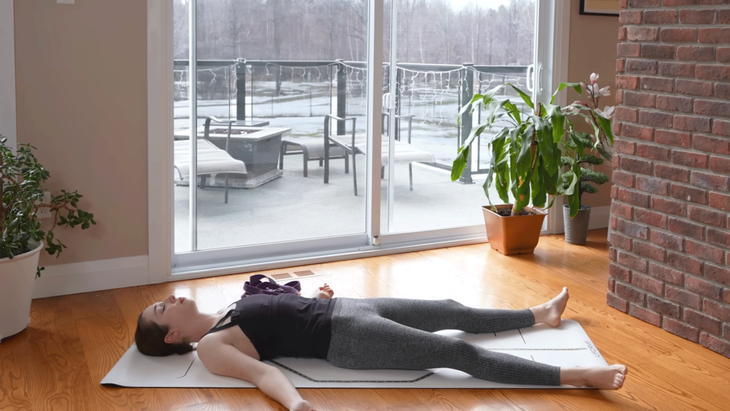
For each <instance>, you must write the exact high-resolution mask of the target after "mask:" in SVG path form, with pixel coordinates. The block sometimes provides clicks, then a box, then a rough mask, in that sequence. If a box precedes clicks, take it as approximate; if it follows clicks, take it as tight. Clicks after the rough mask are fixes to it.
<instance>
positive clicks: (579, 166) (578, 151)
mask: <svg viewBox="0 0 730 411" xmlns="http://www.w3.org/2000/svg"><path fill="white" fill-rule="evenodd" d="M598 78H599V75H598V74H596V73H593V74H591V77H590V80H591V82H590V84H589V85H586V84H584V83H580V86H581V87H580V89H576V91H578V93H579V94H581V95H582V94H583V93H582V91H583V90H585V91H586V92H587V94H588V97H589V100H588V101H589V102H588V103H585V102H582V101H575V102H573V104H571V105H569V106H568V107H566V110H565V111H566V114H568V115H571V116H579V117H582V118H583V119H584V120H585V122H586V123H588V124H589V125H590V126H591V128H593V134H589V133H583V132H578V131H575V129H574V126H573V123H572V122H571V121H570V120H568V121H567V125H568V133H567V138H566V139H565V140H564V142H563V146H562V148H563V152H564V154H565V155H564V156H563V157H562V159H561V162H562V164H563V166H564V167H565V168H566V171H565V172H564V174H562V176H561V185H560V188H559V191H560V192H561V193H562V194H563V195H565V196H566V197H567V198H568V205H569V206H570V216H571V217H575V216H576V215H577V214H578V210H580V208H581V205H582V199H583V194H584V193H588V194H593V193H597V192H598V189H597V188H596V187H595V186H594V185H593V184H595V185H601V184H605V183H606V182H608V177H607V176H606V175H605V174H603V173H601V172H600V171H594V170H592V169H590V168H587V167H586V166H597V165H601V164H603V161H604V159H605V160H609V161H610V160H611V153H610V151H609V149H608V147H613V134H612V132H611V117H612V115H613V107H610V106H609V107H605V108H604V109H603V110H601V109H599V108H598V104H599V102H600V100H601V97H605V96H609V95H611V92H610V91H609V87H608V86H606V87H603V88H599V86H598ZM591 152H598V154H600V156H601V157H598V156H596V155H594V154H592V153H591ZM591 183H593V184H591Z"/></svg>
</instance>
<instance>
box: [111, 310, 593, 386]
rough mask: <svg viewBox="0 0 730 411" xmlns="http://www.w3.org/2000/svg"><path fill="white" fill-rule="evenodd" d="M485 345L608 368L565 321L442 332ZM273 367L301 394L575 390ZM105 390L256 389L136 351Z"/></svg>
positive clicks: (197, 365) (185, 362)
mask: <svg viewBox="0 0 730 411" xmlns="http://www.w3.org/2000/svg"><path fill="white" fill-rule="evenodd" d="M438 333H439V334H444V335H450V336H453V337H457V338H460V339H462V340H465V341H468V342H470V343H472V344H476V345H480V346H482V347H484V348H486V349H488V350H494V351H499V352H504V353H508V354H512V355H515V356H518V357H522V358H525V359H528V360H532V361H537V362H542V363H546V364H551V365H556V366H561V367H566V366H583V367H587V366H596V365H598V366H605V365H607V364H606V361H605V360H604V359H603V356H601V353H600V352H598V349H597V348H596V347H595V345H593V342H591V339H590V338H589V337H588V335H587V334H586V333H585V331H584V330H583V327H581V326H580V324H578V323H577V322H575V321H573V320H563V321H562V323H561V324H560V327H557V328H550V327H548V326H546V325H544V324H541V325H536V326H534V327H530V328H523V329H517V330H511V331H505V332H499V333H492V334H471V333H465V332H462V331H456V330H444V331H439V332H438ZM267 363H269V364H271V365H273V366H275V367H279V368H280V369H281V370H282V371H283V373H284V374H285V375H286V376H287V377H289V379H290V380H291V381H292V383H293V384H294V386H295V387H298V388H575V387H572V386H563V387H553V386H541V385H517V384H500V383H495V382H490V381H484V380H480V379H478V378H474V377H472V376H470V375H468V374H466V373H463V372H461V371H456V370H452V369H448V368H437V369H432V370H423V371H409V370H348V369H344V368H337V367H335V366H333V365H330V364H329V363H328V362H327V361H325V360H319V359H305V358H277V359H275V360H273V361H267ZM101 383H102V384H103V385H117V386H123V387H149V388H153V387H198V388H253V387H254V385H253V384H250V383H248V382H246V381H242V380H238V379H235V378H229V377H221V376H217V375H214V374H212V373H210V372H208V370H206V368H205V366H203V364H202V363H201V362H200V360H199V359H198V355H197V353H196V352H195V351H193V352H191V353H188V354H185V355H171V356H169V357H147V356H145V355H142V354H141V353H140V352H139V351H137V346H136V345H132V346H131V347H130V348H129V349H128V350H127V352H126V353H125V354H124V355H123V356H122V358H121V359H120V360H119V361H118V362H117V364H116V365H114V367H113V368H112V369H111V371H109V373H108V374H107V375H106V377H104V379H103V380H101Z"/></svg>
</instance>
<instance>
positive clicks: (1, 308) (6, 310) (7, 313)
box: [0, 243, 43, 339]
mask: <svg viewBox="0 0 730 411" xmlns="http://www.w3.org/2000/svg"><path fill="white" fill-rule="evenodd" d="M42 249H43V243H40V244H38V245H37V246H36V247H35V248H34V249H32V250H30V251H28V252H27V253H23V254H20V255H16V256H15V257H13V259H12V260H11V259H9V258H0V284H2V287H0V339H3V338H5V337H10V336H11V335H14V334H17V333H19V332H21V331H23V330H24V329H25V327H27V326H28V324H29V323H30V301H31V300H32V299H33V285H34V284H35V273H36V268H37V267H38V259H39V258H40V252H41V250H42Z"/></svg>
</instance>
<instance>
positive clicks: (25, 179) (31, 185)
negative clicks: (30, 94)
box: [0, 136, 96, 277]
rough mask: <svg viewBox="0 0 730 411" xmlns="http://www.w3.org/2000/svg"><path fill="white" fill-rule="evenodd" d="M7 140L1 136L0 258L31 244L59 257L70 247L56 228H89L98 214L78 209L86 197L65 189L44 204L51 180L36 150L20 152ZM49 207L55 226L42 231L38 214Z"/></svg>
mask: <svg viewBox="0 0 730 411" xmlns="http://www.w3.org/2000/svg"><path fill="white" fill-rule="evenodd" d="M6 142H7V138H3V137H2V136H0V182H1V183H2V184H0V198H2V204H0V258H10V259H12V258H13V257H15V256H16V255H19V254H22V253H25V252H28V251H30V248H29V245H28V244H29V243H30V242H31V241H34V242H41V241H44V242H45V244H46V248H45V250H46V251H47V252H48V254H50V255H55V256H56V257H58V256H59V255H60V254H61V252H62V251H63V249H64V248H66V246H65V245H64V244H63V243H62V242H61V241H59V240H57V239H56V238H55V237H54V234H53V230H54V229H55V228H56V227H76V226H79V227H81V229H82V230H85V229H87V228H89V227H90V226H91V225H92V224H94V225H95V224H96V221H94V215H93V214H91V213H88V212H86V211H83V210H81V209H79V208H78V207H77V204H78V202H79V199H81V197H82V195H81V194H79V193H77V192H76V191H74V192H67V191H65V190H61V194H59V195H56V196H52V198H51V201H50V202H49V203H43V191H44V190H43V183H44V182H45V181H46V180H47V179H48V178H49V177H50V173H49V172H48V170H46V169H45V168H44V167H43V166H42V165H41V164H40V163H38V160H37V159H36V157H35V156H34V155H33V150H34V149H35V147H33V146H31V145H30V144H20V145H19V147H18V149H17V153H16V154H13V151H12V150H11V149H10V147H8V146H7V145H6ZM41 208H47V209H48V210H50V213H51V220H52V225H51V228H50V229H48V230H47V231H46V230H42V229H41V222H40V221H39V219H38V216H37V213H38V210H39V209H41ZM42 270H43V267H38V269H37V271H36V276H38V277H40V273H41V271H42Z"/></svg>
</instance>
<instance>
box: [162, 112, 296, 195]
mask: <svg viewBox="0 0 730 411" xmlns="http://www.w3.org/2000/svg"><path fill="white" fill-rule="evenodd" d="M243 121H244V120H239V122H243ZM246 121H248V120H246ZM290 131H291V129H290V128H284V127H253V126H245V125H239V124H237V123H233V125H232V127H231V140H230V145H229V147H228V154H230V155H231V157H233V158H235V159H237V160H241V161H243V162H244V163H245V164H246V169H247V170H248V174H246V175H241V176H235V177H234V176H231V178H230V179H229V183H228V185H229V187H236V188H254V187H258V186H261V185H263V184H266V183H268V182H269V181H271V180H274V179H277V178H279V177H281V176H282V174H284V173H283V171H281V170H279V169H278V168H277V164H278V161H279V148H280V147H281V138H282V136H283V135H284V134H287V133H289V132H290ZM204 133H205V127H204V126H200V127H198V138H203V137H204ZM227 135H228V127H227V126H216V125H213V126H211V129H210V134H208V140H210V142H211V143H213V144H215V145H216V146H217V147H219V148H221V149H223V150H225V149H226V137H227ZM174 138H175V140H187V139H189V138H190V129H182V130H178V131H175V134H174ZM216 180H220V179H216ZM215 184H216V185H218V184H219V181H216V182H215ZM220 184H223V182H222V181H221V182H220Z"/></svg>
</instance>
